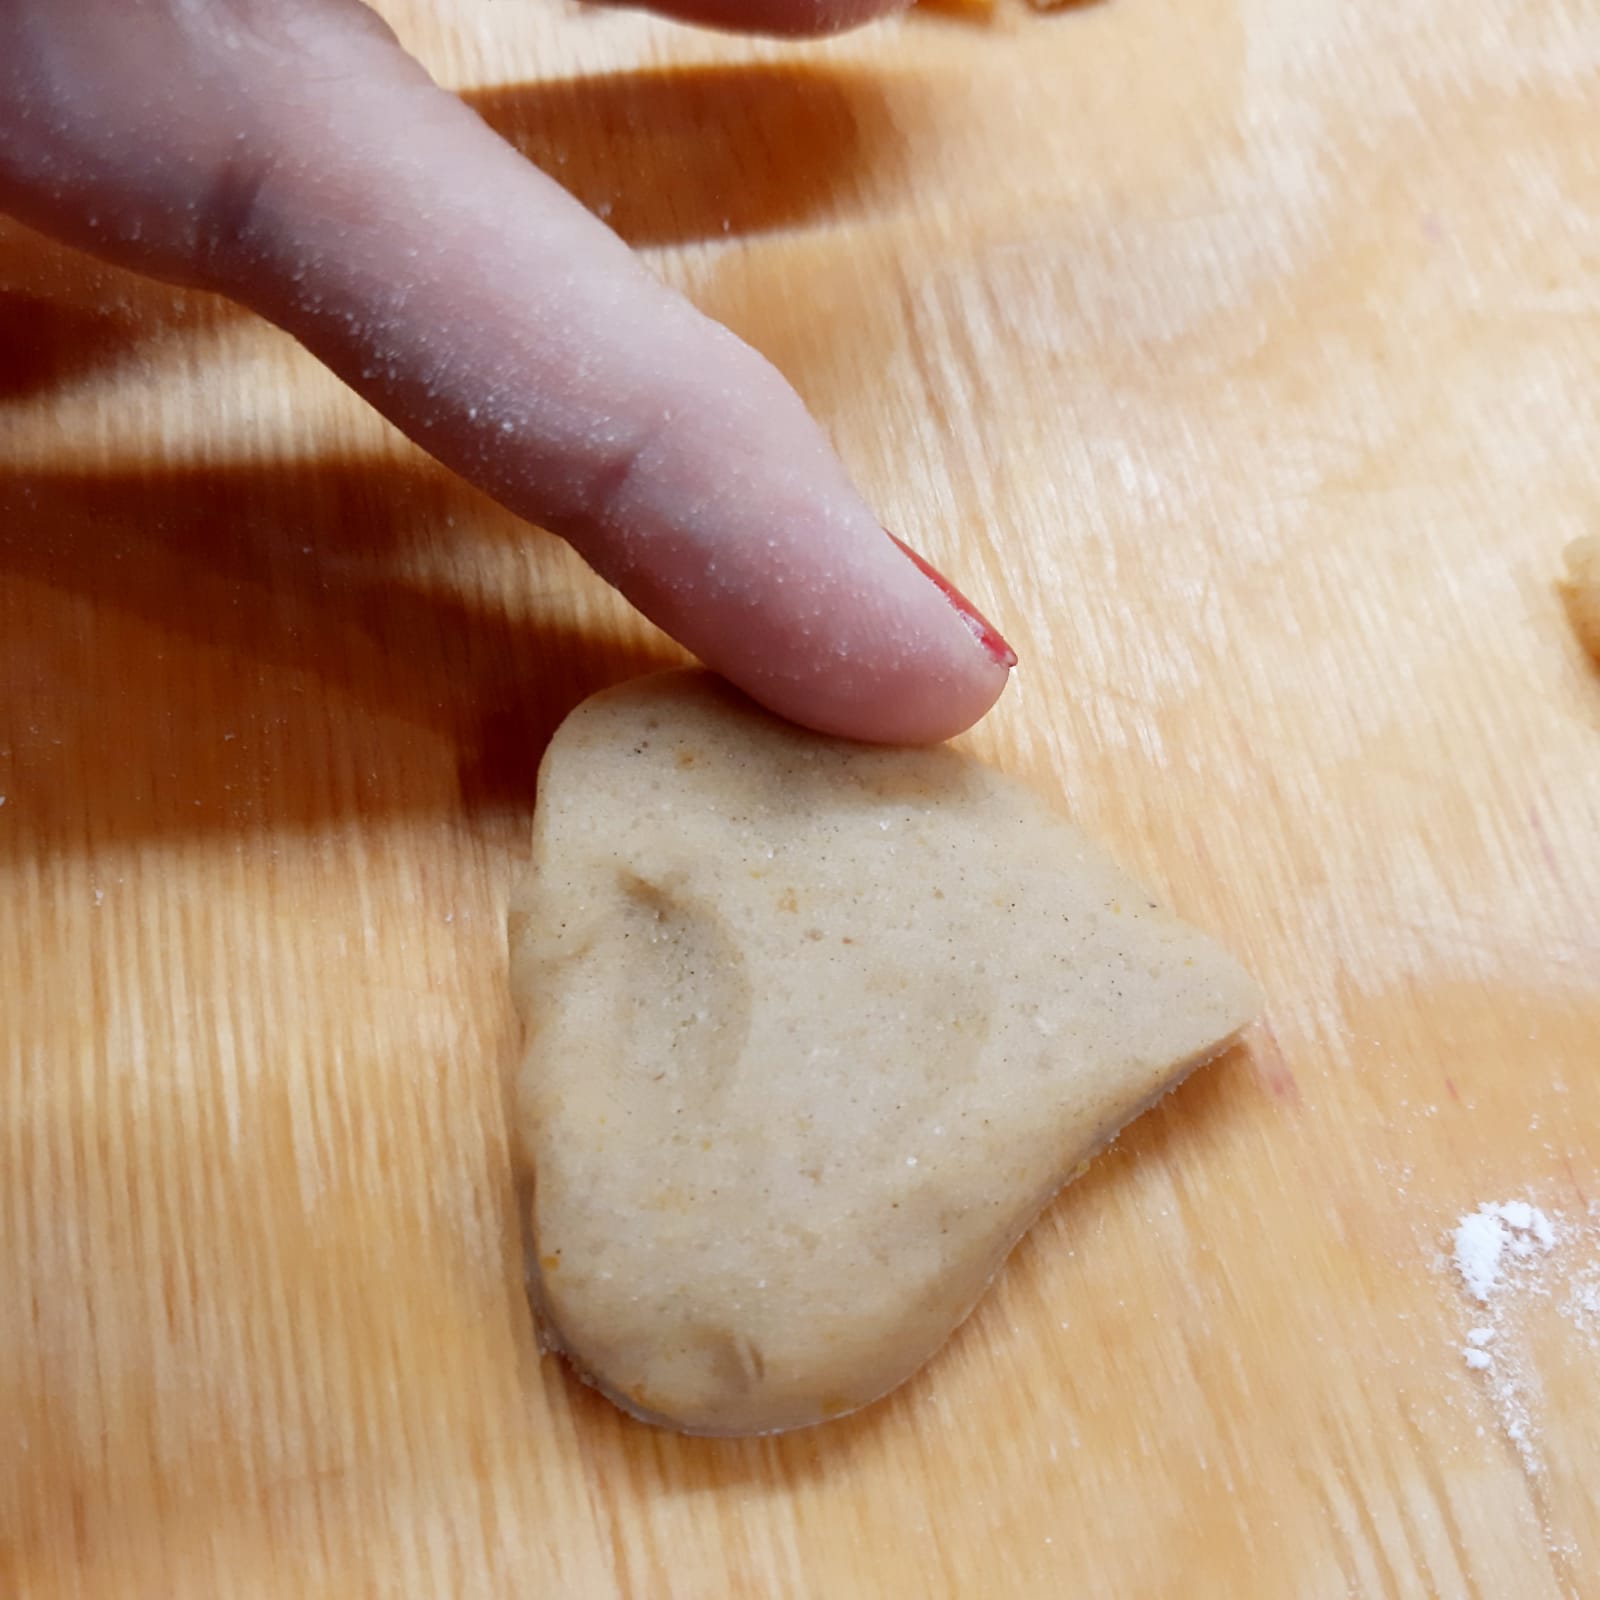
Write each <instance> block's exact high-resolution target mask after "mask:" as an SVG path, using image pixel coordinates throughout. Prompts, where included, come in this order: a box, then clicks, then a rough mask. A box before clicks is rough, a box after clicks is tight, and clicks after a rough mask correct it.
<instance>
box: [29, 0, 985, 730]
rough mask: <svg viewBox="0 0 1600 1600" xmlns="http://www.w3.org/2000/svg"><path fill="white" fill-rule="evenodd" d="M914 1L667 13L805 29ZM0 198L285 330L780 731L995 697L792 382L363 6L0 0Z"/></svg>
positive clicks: (917, 718) (957, 715) (978, 652)
mask: <svg viewBox="0 0 1600 1600" xmlns="http://www.w3.org/2000/svg"><path fill="white" fill-rule="evenodd" d="M899 3H900V0H656V5H657V9H661V10H664V11H669V12H671V13H672V14H675V15H677V16H680V17H683V18H686V19H688V20H693V21H702V22H710V23H715V24H719V25H724V26H732V25H745V26H750V27H755V28H759V29H761V30H763V31H769V32H781V33H806V32H822V31H829V30H830V29H833V28H838V27H843V26H848V25H851V24H853V23H856V22H860V21H864V20H866V19H867V18H869V17H870V16H872V15H874V14H877V13H879V12H881V11H884V10H888V9H894V8H896V6H897V5H898V4H899ZM0 209H3V210H9V211H11V212H13V213H14V214H16V215H17V216H19V217H20V218H21V219H22V220H23V221H25V222H27V223H29V224H31V225H33V226H35V227H37V228H40V229H42V230H43V231H45V232H48V233H51V234H53V235H55V236H57V237H59V238H62V239H65V240H67V241H68V242H70V243H72V244H75V245H78V246H80V247H82V248H85V249H88V250H92V251H94V252H95V253H97V254H99V255H101V256H104V257H106V258H108V259H111V260H113V261H116V262H119V263H121V264H123V265H126V266H130V267H133V268H136V269H138V270H140V271H143V272H147V273H150V274H153V275H155V276H157V277H162V278H166V279H169V280H171V281H175V282H181V283H188V284H193V285H198V286H202V287H205V288H208V289H214V290H218V291H220V292H222V293H224V294H226V295H229V296H230V297H232V298H233V299H235V300H237V301H239V302H241V303H242V304H244V305H246V306H249V307H250V308H252V309H253V310H255V311H257V312H259V313H261V314H262V315H264V316H266V317H268V318H270V319H271V320H272V321H274V322H276V323H278V324H279V325H280V326H281V327H283V328H285V329H287V330H288V331H289V332H290V333H292V334H293V335H294V336H295V337H296V338H298V339H299V340H300V341H301V342H302V343H303V344H304V345H305V346H306V347H307V348H308V349H310V350H311V351H312V352H313V353H315V354H316V355H317V356H319V357H320V358H321V359H322V360H323V361H325V362H326V363H327V364H328V365H329V366H330V367H331V368H333V370H334V371H335V372H337V373H338V374H339V375H340V376H341V377H342V378H343V379H344V380H345V381H346V382H347V383H349V384H350V385H351V386H352V387H353V388H354V389H356V390H357V391H358V392H359V393H360V394H362V395H364V396H365V397H366V398H367V399H368V400H369V401H371V402H372V404H373V405H375V406H376V407H377V408H378V409H379V410H380V411H382V412H383V413H384V414H385V415H386V416H388V417H389V418H390V419H391V420H392V421H394V422H395V423H396V424H397V425H398V426H399V427H401V428H402V429H403V430H404V431H405V432H406V433H407V434H408V435H410V437H411V438H413V439H415V440H416V441H417V442H418V443H419V444H421V445H422V446H423V447H424V448H426V449H427V450H429V451H430V452H431V453H432V454H433V455H435V456H437V457H438V458H439V459H440V460H441V461H443V462H445V463H446V464H447V465H449V466H451V467H453V468H454V469H455V470H456V471H458V472H460V473H461V474H462V475H463V476H464V477H466V478H469V479H471V480H472V481H473V482H474V483H476V484H478V485H480V486H481V487H482V488H484V489H486V490H487V491H488V492H489V493H490V494H492V495H493V496H494V497H495V498H496V499H498V500H500V501H501V502H502V503H503V504H505V505H506V506H508V507H509V508H510V509H512V510H513V511H515V512H517V513H519V514H521V515H523V516H526V517H528V518H529V519H531V520H533V521H535V522H538V523H540V524H542V525H543V526H545V527H548V528H550V529H552V530H554V531H555V532H557V533H560V534H562V535H564V536H565V537H566V538H567V539H568V540H570V541H571V543H572V544H573V545H574V546H575V547H576V548H577V550H578V551H579V552H580V553H581V554H582V555H583V556H584V558H585V559H586V560H587V561H588V562H589V563H590V564H591V565H592V566H593V567H594V568H595V570H596V571H597V572H599V573H600V574H601V575H602V576H603V577H605V578H607V579H609V580H610V581H611V582H613V583H614V584H616V585H617V587H618V588H619V589H621V590H622V591H623V592H624V593H625V594H626V595H627V596H628V597H629V598H630V599H631V600H632V601H633V602H634V603H635V604H636V605H637V606H638V607H639V608H640V609H641V610H642V611H644V612H645V614H646V615H647V616H649V617H650V618H652V619H653V620H654V621H655V622H657V623H658V624H659V625H660V626H661V627H663V628H665V629H666V630H667V631H668V632H669V633H671V634H673V635H674V636H675V637H677V638H678V639H679V640H680V641H681V642H682V643H684V644H685V645H687V646H688V647H689V649H691V650H692V651H694V653H695V654H696V655H698V656H699V657H700V658H701V659H702V660H703V661H705V662H706V663H707V664H708V665H710V666H712V667H714V668H716V669H717V670H718V671H720V672H722V673H724V674H725V675H726V676H727V677H729V678H730V679H732V680H733V681H734V682H735V683H737V684H739V685H740V686H741V687H743V688H744V689H745V690H747V691H748V692H749V693H750V694H752V695H753V696H754V697H755V698H757V699H758V700H761V701H762V702H764V703H765V704H766V705H768V706H770V707H771V708H772V709H773V710H775V711H778V712H779V713H781V714H783V715H785V716H788V717H791V718H793V719H794V720H796V721H798V722H803V723H807V724H809V725H811V726H813V727H816V728H820V729H822V730H824V731H826V732H832V733H841V734H847V735H851V736H853V737H858V738H865V739H873V740H883V741H893V742H907V743H918V742H923V741H930V740H935V739H941V738H945V737H948V736H949V735H951V734H954V733H958V732H960V731H961V730H962V729H963V728H966V727H968V726H969V725H970V724H971V723H973V722H975V721H976V720H977V719H978V718H979V717H981V716H982V715H983V714H984V712H985V711H987V710H988V709H989V707H990V706H991V705H992V704H993V702H994V700H995V699H996V697H997V696H998V695H999V694H1000V692H1001V690H1002V689H1003V688H1004V686H1005V683H1006V679H1007V673H1008V671H1009V668H1010V666H1011V664H1012V662H1013V661H1014V659H1015V658H1014V657H1013V656H1012V655H1011V653H1010V651H1009V650H1008V649H1007V648H1006V646H1005V645H1004V643H1003V641H1001V640H1000V638H999V636H998V634H996V633H995V632H994V630H993V629H992V628H990V627H989V626H988V624H986V623H984V622H983V621H982V619H981V618H979V617H977V615H976V614H975V613H974V612H972V610H971V608H970V607H969V606H965V603H964V602H959V597H954V596H953V595H952V594H951V592H950V591H948V590H947V588H946V587H945V586H944V585H943V581H942V580H939V579H935V580H934V581H933V582H930V581H929V578H928V576H925V575H924V572H923V571H922V570H919V566H920V564H913V562H912V561H909V560H907V559H906V557H905V555H903V554H902V553H901V551H900V550H897V549H896V548H895V545H894V544H892V543H891V542H890V540H889V539H888V538H886V537H885V536H884V534H883V532H882V530H881V529H880V527H879V525H878V523H877V521H876V519H875V518H874V517H873V515H872V513H871V512H870V511H869V510H868V509H867V507H866V505H865V504H864V502H863V501H862V500H861V498H860V496H859V494H858V493H857V491H856V490H855V489H854V488H853V487H852V485H851V484H850V482H849V480H848V478H847V477H846V474H845V472H844V469H843V466H842V465H841V464H840V462H839V461H838V459H837V457H836V456H835V455H834V453H833V451H832V450H831V449H830V448H829V446H828V444H827V442H826V440H825V439H824V438H823V436H822V433H821V430H820V429H819V428H818V427H817V425H816V424H815V422H814V421H813V420H812V419H811V417H810V416H809V415H808V414H807V413H806V410H805V408H804V406H803V405H802V403H801V401H800V399H799V397H798V396H797V395H796V394H795V393H794V391H793V390H792V389H791V388H790V387H789V386H788V384H787V383H785V382H784V380H783V379H782V378H781V377H780V376H779V374H778V373H777V372H776V371H775V370H774V369H773V368H772V367H771V366H770V365H769V364H768V363H767V362H766V361H764V360H763V359H762V358H761V357H760V356H758V355H757V354H756V353H755V352H754V351H753V350H751V349H750V348H749V347H748V346H747V345H745V344H743V343H741V342H740V341H739V340H738V339H736V338H735V337H734V336H733V335H732V334H731V333H729V332H728V331H727V330H726V329H724V328H722V327H721V326H719V325H718V324H717V323H715V322H713V321H711V320H710V319H709V318H707V317H704V316H702V315H701V314H700V313H699V312H698V311H696V310H695V309H694V308H693V307H692V306H690V305H689V304H688V302H687V301H685V300H683V299H682V298H681V297H680V296H678V295H676V294H675V293H673V292H672V291H671V290H669V289H668V288H666V287H665V286H664V285H663V284H662V283H660V282H659V281H658V280H657V279H656V278H655V277H653V276H652V275H651V274H650V273H649V272H648V271H647V270H646V269H645V268H644V266H643V265H642V264H641V263H640V262H639V261H638V260H637V259H636V258H635V257H634V255H633V254H632V252H631V251H630V250H629V249H628V248H627V247H626V246H625V245H624V244H623V243H622V241H621V240H619V239H618V238H617V237H616V235H614V234H613V233H611V231H610V230H609V229H607V228H606V227H605V226H604V225H603V224H602V223H600V222H599V221H597V220H596V219H595V218H594V217H592V216H591V215H590V214H589V213H588V212H587V211H585V210H584V209H583V207H582V206H580V205H579V204H578V203H577V202H576V201H575V200H573V199H572V198H571V197H570V196H569V195H568V194H567V193H566V192H565V191H564V190H563V189H561V187H560V186H559V185H558V184H556V183H555V182H554V181H553V180H551V179H550V178H547V177H546V176H545V175H544V174H543V173H541V172H540V171H538V169H537V168H535V167H533V166H531V165H530V164H529V163H527V162H526V161H524V160H523V159H522V158H521V157H520V156H519V155H518V154H517V153H516V152H515V151H514V150H513V149H512V148H511V147H510V146H509V145H508V144H506V143H505V142H504V141H502V140H501V139H500V138H499V137H498V136H497V135H496V134H494V133H493V132H492V131H491V130H490V129H489V128H488V127H487V126H486V125H485V124H484V123H483V122H482V121H481V120H480V119H479V118H478V117H477V116H476V115H475V114H474V113H473V112H472V111H471V110H470V109H469V108H468V107H467V106H465V105H464V104H463V103H462V102H461V101H460V100H459V99H457V98H456V97H455V96H454V95H451V94H449V93H447V92H446V91H444V90H442V89H440V88H439V87H438V86H437V85H435V84H434V83H433V82H432V81H431V80H430V79H429V78H428V76H427V74H426V73H425V72H424V71H423V70H422V68H421V67H420V66H419V65H418V64H417V63H416V62H415V61H413V60H412V59H411V58H410V57H409V56H407V55H406V54H405V52H404V51H403V50H402V49H401V47H400V45H399V43H398V42H397V41H396V40H395V38H394V36H393V35H392V33H390V31H389V30H388V28H387V27H386V26H385V25H384V24H383V23H382V22H381V21H380V20H379V18H378V17H377V16H376V14H375V13H373V12H372V11H371V10H369V9H368V7H367V6H366V5H365V4H364V3H362V0H0Z"/></svg>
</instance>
